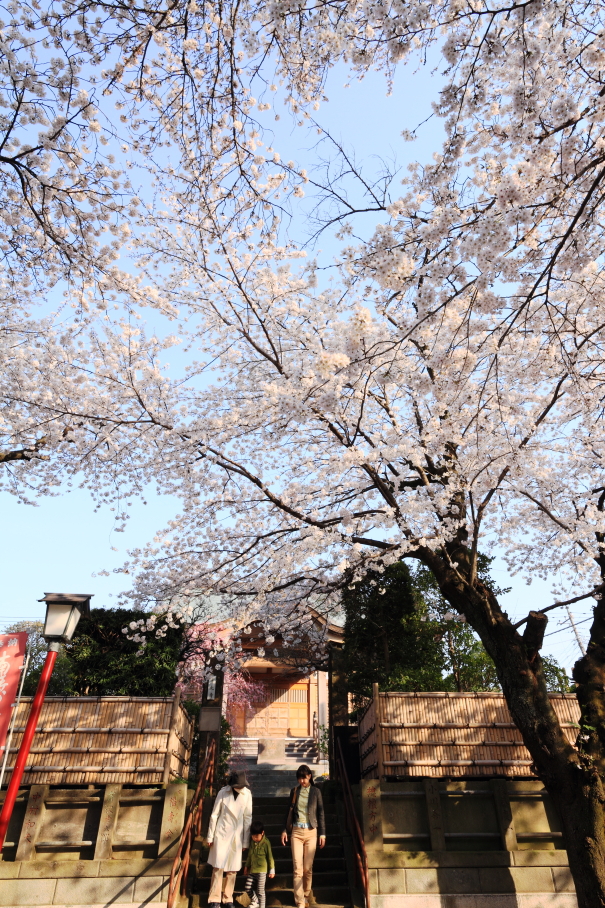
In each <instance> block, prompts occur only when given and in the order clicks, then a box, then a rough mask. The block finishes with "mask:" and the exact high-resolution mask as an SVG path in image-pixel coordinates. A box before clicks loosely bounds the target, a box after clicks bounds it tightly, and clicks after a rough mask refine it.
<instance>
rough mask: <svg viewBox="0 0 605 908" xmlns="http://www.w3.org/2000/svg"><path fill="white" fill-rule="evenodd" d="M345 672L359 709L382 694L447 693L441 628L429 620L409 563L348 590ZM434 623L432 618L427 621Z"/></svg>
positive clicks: (372, 574)
mask: <svg viewBox="0 0 605 908" xmlns="http://www.w3.org/2000/svg"><path fill="white" fill-rule="evenodd" d="M342 606H343V609H344V612H345V630H344V647H343V662H342V665H343V671H344V674H345V677H346V681H347V686H348V689H349V692H350V693H351V694H352V696H353V701H354V703H355V705H359V704H360V703H361V702H362V701H363V699H364V698H365V697H367V696H368V695H369V694H370V692H371V690H372V683H373V682H375V681H377V682H378V684H379V685H380V689H381V690H402V691H409V690H441V689H442V686H443V672H444V671H445V669H446V658H445V654H444V651H443V646H442V642H441V634H440V624H439V622H437V621H434V620H432V619H428V610H427V607H426V603H425V602H424V600H423V598H422V595H421V594H420V592H419V591H418V589H417V587H416V586H415V584H414V582H413V578H412V575H411V573H410V570H409V568H408V567H407V565H406V564H404V562H403V561H399V562H397V563H396V564H392V565H389V567H387V568H386V569H385V571H384V572H383V573H378V572H377V571H368V573H367V574H366V575H365V577H364V578H363V579H362V580H360V581H358V582H356V583H353V584H350V585H349V586H348V587H347V588H346V589H345V590H344V592H343V595H342ZM427 619H428V620H427Z"/></svg>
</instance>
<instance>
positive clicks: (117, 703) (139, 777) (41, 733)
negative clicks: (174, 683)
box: [4, 693, 193, 785]
mask: <svg viewBox="0 0 605 908" xmlns="http://www.w3.org/2000/svg"><path fill="white" fill-rule="evenodd" d="M30 704H31V697H23V699H22V700H21V704H20V705H19V707H18V711H17V718H16V724H15V734H14V736H13V740H12V742H11V748H10V753H9V759H8V764H7V772H6V775H5V778H4V783H5V784H8V782H9V781H10V776H11V769H12V767H13V766H14V763H15V759H16V755H17V751H18V749H19V745H20V743H21V738H22V737H23V731H24V730H25V723H26V722H27V716H28V714H29V708H30ZM192 739H193V721H192V720H191V719H190V718H189V716H188V714H187V712H186V711H185V709H184V708H183V706H182V705H181V703H180V696H179V694H178V693H177V694H176V695H175V696H174V697H47V698H46V700H45V703H44V706H43V707H42V714H41V716H40V722H39V724H38V729H37V731H36V735H35V737H34V740H33V745H32V748H31V751H30V758H29V761H28V765H27V766H26V769H25V775H24V776H23V784H24V785H31V784H49V785H62V784H70V785H82V784H92V783H94V784H105V783H109V782H116V783H122V784H123V783H131V784H132V783H137V784H149V783H152V784H154V783H155V784H157V783H167V782H170V781H172V780H173V779H175V778H183V777H184V778H186V777H187V774H188V771H189V759H190V755H191V745H192Z"/></svg>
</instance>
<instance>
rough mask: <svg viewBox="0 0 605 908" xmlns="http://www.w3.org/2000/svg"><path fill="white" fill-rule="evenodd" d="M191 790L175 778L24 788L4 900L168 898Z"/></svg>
mask: <svg viewBox="0 0 605 908" xmlns="http://www.w3.org/2000/svg"><path fill="white" fill-rule="evenodd" d="M188 794H189V792H188V789H187V786H186V785H184V784H177V783H172V784H169V785H163V786H162V785H158V786H154V787H135V786H125V785H121V784H117V783H115V784H109V785H104V786H98V785H97V786H93V785H90V786H82V787H79V788H76V787H71V788H60V787H58V786H54V787H53V786H49V785H32V786H31V787H24V788H22V789H21V790H20V792H19V796H18V799H17V803H16V807H15V811H14V812H13V817H12V819H11V823H10V826H9V830H8V835H7V841H6V844H5V847H4V850H3V853H2V859H1V860H0V906H3V908H7V906H26V905H36V906H45V905H48V906H50V905H53V906H64V905H82V906H84V905H86V906H94V905H107V904H109V903H111V904H113V903H119V904H120V906H122V908H123V906H131V908H134V906H137V908H138V906H142V905H144V904H148V903H149V902H153V903H155V902H165V901H166V886H167V882H168V878H169V876H170V870H171V867H172V862H173V859H174V855H175V852H176V849H177V847H178V842H179V839H180V835H181V830H182V828H183V823H184V818H185V809H186V805H187V800H188ZM0 797H1V798H2V799H3V797H4V793H3V794H2V796H0Z"/></svg>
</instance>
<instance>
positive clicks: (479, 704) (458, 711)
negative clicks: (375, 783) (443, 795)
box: [359, 692, 580, 778]
mask: <svg viewBox="0 0 605 908" xmlns="http://www.w3.org/2000/svg"><path fill="white" fill-rule="evenodd" d="M551 700H552V704H553V708H554V710H555V712H556V713H557V715H558V717H559V720H560V721H561V724H562V727H563V731H564V733H565V735H566V737H567V739H568V740H569V741H570V742H571V743H573V742H575V739H576V737H577V732H578V729H577V723H578V720H579V716H580V708H579V705H578V702H577V700H576V697H575V696H574V695H573V694H552V695H551ZM380 704H381V713H382V720H383V721H382V739H383V747H382V755H383V760H384V771H385V773H386V774H387V775H398V776H418V777H420V776H424V777H427V776H428V777H430V776H433V777H439V776H450V777H454V778H455V777H457V776H485V775H489V776H497V775H501V776H505V777H515V776H517V777H520V776H521V777H522V776H525V777H528V776H531V775H532V771H531V765H532V761H531V757H530V755H529V753H528V751H527V750H526V748H525V746H524V744H523V741H522V738H521V735H520V733H519V731H518V730H517V729H516V728H515V726H514V723H513V722H512V719H511V716H510V713H509V711H508V707H507V705H506V702H505V700H504V696H503V695H502V694H497V693H493V692H485V693H468V694H455V693H449V692H435V693H386V694H380ZM375 715H376V712H375V708H374V704H373V703H371V704H370V706H369V708H368V710H367V712H366V713H365V715H363V716H362V718H361V720H360V723H359V736H360V741H361V742H362V743H361V748H360V749H361V754H362V772H363V773H366V777H367V778H374V777H375V776H374V775H373V771H372V769H371V767H372V764H373V763H374V762H377V755H376V753H375V749H374V750H371V747H372V744H374V743H375V741H376V732H375V731H373V732H371V733H369V732H370V729H371V728H372V725H373V723H375ZM366 734H367V738H366V739H365V740H364V736H365V735H366Z"/></svg>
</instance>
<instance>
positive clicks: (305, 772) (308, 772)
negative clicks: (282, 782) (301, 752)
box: [296, 763, 315, 785]
mask: <svg viewBox="0 0 605 908" xmlns="http://www.w3.org/2000/svg"><path fill="white" fill-rule="evenodd" d="M304 776H311V785H315V782H314V781H313V770H312V769H309V767H308V766H307V765H306V763H303V764H302V766H299V767H298V769H297V770H296V778H297V779H302V778H304Z"/></svg>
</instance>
